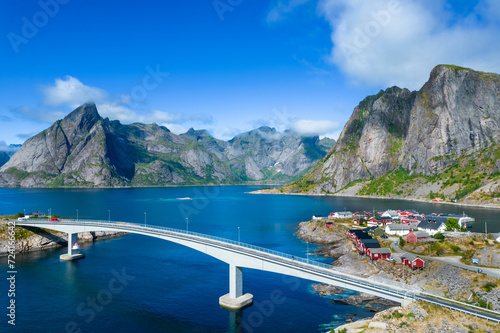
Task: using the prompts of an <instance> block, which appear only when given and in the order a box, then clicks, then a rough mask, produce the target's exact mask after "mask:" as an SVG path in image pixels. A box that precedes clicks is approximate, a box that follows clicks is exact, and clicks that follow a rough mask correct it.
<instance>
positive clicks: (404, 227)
mask: <svg viewBox="0 0 500 333" xmlns="http://www.w3.org/2000/svg"><path fill="white" fill-rule="evenodd" d="M386 228H389V230H393V231H394V230H410V229H411V228H410V226H409V225H407V224H399V223H392V224H388V225H387V227H386Z"/></svg>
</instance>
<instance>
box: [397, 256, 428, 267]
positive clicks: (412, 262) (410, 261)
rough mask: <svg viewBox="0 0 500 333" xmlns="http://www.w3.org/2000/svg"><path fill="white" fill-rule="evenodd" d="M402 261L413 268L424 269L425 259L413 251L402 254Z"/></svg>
mask: <svg viewBox="0 0 500 333" xmlns="http://www.w3.org/2000/svg"><path fill="white" fill-rule="evenodd" d="M401 263H402V264H403V265H407V266H409V267H411V268H412V269H423V268H424V265H425V261H423V260H422V259H420V258H419V257H418V256H417V255H415V254H413V253H405V254H403V255H402V256H401Z"/></svg>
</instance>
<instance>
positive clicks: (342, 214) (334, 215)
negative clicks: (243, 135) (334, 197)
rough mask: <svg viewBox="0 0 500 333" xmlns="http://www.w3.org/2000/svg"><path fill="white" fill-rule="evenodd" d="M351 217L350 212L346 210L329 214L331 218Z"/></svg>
mask: <svg viewBox="0 0 500 333" xmlns="http://www.w3.org/2000/svg"><path fill="white" fill-rule="evenodd" d="M352 217H353V215H352V212H348V211H344V212H335V213H331V214H330V216H329V218H331V219H350V218H352Z"/></svg>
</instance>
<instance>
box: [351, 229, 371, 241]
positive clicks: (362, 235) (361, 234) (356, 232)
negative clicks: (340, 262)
mask: <svg viewBox="0 0 500 333" xmlns="http://www.w3.org/2000/svg"><path fill="white" fill-rule="evenodd" d="M352 233H353V234H354V235H356V237H357V238H358V239H371V238H372V236H370V235H368V233H367V232H366V231H364V230H361V229H359V230H354V231H353V232H352Z"/></svg>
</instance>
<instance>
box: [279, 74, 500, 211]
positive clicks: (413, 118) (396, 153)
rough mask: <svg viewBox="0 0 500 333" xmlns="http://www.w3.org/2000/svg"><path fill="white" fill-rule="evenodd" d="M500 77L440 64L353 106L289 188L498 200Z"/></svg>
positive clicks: (292, 189) (321, 192)
mask: <svg viewBox="0 0 500 333" xmlns="http://www.w3.org/2000/svg"><path fill="white" fill-rule="evenodd" d="M499 143H500V75H498V74H494V73H484V72H479V71H475V70H472V69H469V68H463V67H458V66H452V65H439V66H436V67H435V68H434V69H433V70H432V72H431V74H430V78H429V80H428V81H427V82H426V83H425V85H424V86H423V87H422V88H421V89H420V90H419V91H409V90H408V89H401V88H398V87H392V88H389V89H387V90H385V91H380V92H379V93H378V94H377V95H373V96H368V97H366V98H365V99H364V100H363V101H362V102H361V103H359V105H358V106H357V107H356V108H355V109H354V112H353V113H352V115H351V117H350V119H349V121H348V122H347V124H346V125H345V127H344V129H343V131H342V133H341V135H340V137H339V139H338V142H337V143H336V145H335V147H334V148H333V149H332V150H331V151H330V152H329V153H328V155H327V156H326V157H325V158H324V159H323V160H322V161H321V162H319V163H318V164H317V165H316V166H315V167H314V168H313V169H311V171H310V172H309V173H308V174H307V175H305V176H304V177H303V178H301V179H300V180H297V181H295V182H293V183H292V184H289V185H287V186H285V187H284V188H282V189H281V191H282V192H285V193H315V194H325V193H332V194H333V193H337V194H341V195H342V194H344V195H374V196H383V197H394V198H429V199H433V198H436V197H439V198H440V199H445V200H453V201H455V200H458V201H460V200H462V201H467V202H471V203H472V202H482V203H484V202H492V203H498V202H500V201H499V200H500V146H499Z"/></svg>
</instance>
